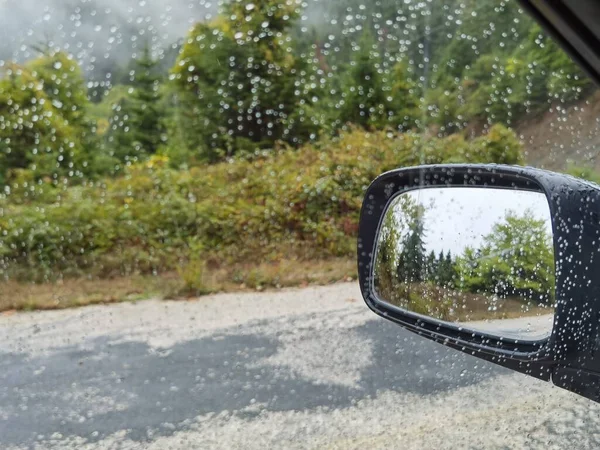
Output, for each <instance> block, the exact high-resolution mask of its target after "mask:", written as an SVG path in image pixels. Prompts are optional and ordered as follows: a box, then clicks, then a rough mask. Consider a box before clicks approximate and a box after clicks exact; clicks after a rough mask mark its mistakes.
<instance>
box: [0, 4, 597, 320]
mask: <svg viewBox="0 0 600 450" xmlns="http://www.w3.org/2000/svg"><path fill="white" fill-rule="evenodd" d="M347 3H348V2H331V3H330V4H328V8H330V11H329V12H328V13H329V14H331V15H333V16H337V17H340V18H343V20H340V21H339V22H336V24H335V25H334V26H332V27H329V28H328V29H327V30H323V29H320V28H318V27H315V28H311V29H303V26H302V25H301V20H300V17H301V14H302V9H301V6H300V5H299V4H296V3H295V2H289V1H283V0H259V1H255V2H253V3H247V2H228V3H226V4H225V5H224V9H223V12H222V14H220V15H218V16H217V17H216V18H214V19H213V20H212V21H210V22H206V23H199V24H197V25H196V26H195V27H193V29H192V30H190V32H189V34H188V35H187V36H186V38H185V39H184V40H183V41H182V42H180V43H177V44H176V45H175V46H174V48H175V47H176V48H177V50H178V56H177V57H176V58H174V62H173V64H172V66H171V67H165V64H164V60H160V59H157V57H156V55H157V54H159V53H160V52H159V53H157V51H156V49H153V48H152V46H151V42H149V41H147V42H145V43H142V44H140V46H139V48H138V52H137V53H135V54H133V55H132V59H131V61H130V62H129V63H128V65H127V66H124V67H115V68H114V71H113V73H112V76H111V77H109V78H110V81H103V82H102V83H98V82H92V81H88V78H93V77H94V76H96V77H97V76H99V74H84V73H83V72H82V70H81V68H80V67H79V65H78V63H77V62H76V61H75V59H74V58H73V57H72V56H70V55H68V54H67V53H65V52H63V51H60V50H59V49H53V48H50V47H47V48H43V49H41V51H40V54H39V56H38V57H36V58H34V59H32V60H30V61H26V62H21V63H16V62H8V61H7V62H5V63H4V64H2V65H0V187H1V190H0V310H3V309H23V308H37V307H41V308H53V307H64V306H72V305H82V304H88V303H95V302H110V301H119V300H127V299H129V300H135V299H139V298H145V297H149V296H157V297H169V298H173V297H181V296H194V295H201V294H206V293H209V292H217V291H222V290H232V289H246V288H247V289H250V288H251V289H263V288H268V287H281V286H294V285H302V284H305V283H313V282H317V283H326V282H332V281H338V280H343V279H348V278H352V277H354V276H355V267H354V261H353V260H354V254H355V237H356V232H357V221H358V212H359V208H360V204H361V202H362V195H363V192H364V191H365V189H366V187H367V186H368V184H369V183H370V181H371V180H372V179H373V178H374V177H375V176H377V175H378V174H380V173H381V172H383V171H386V170H389V169H392V168H396V167H400V166H409V165H415V164H423V163H443V162H482V163H488V162H490V163H491V162H495V163H506V164H524V163H525V162H526V161H527V155H526V152H525V151H524V149H523V146H522V143H521V142H520V141H519V138H518V136H517V134H516V133H515V132H514V131H513V129H514V128H515V127H516V126H517V125H518V124H519V121H520V120H522V119H523V118H525V117H526V116H527V117H530V116H531V115H535V114H537V113H538V112H540V111H544V110H547V109H548V107H549V106H551V105H553V104H561V105H568V104H574V103H576V102H577V101H580V100H582V99H585V98H588V97H589V95H590V94H591V92H592V88H591V85H590V83H589V82H588V81H586V79H585V78H584V77H583V76H582V74H581V72H580V71H579V69H577V68H576V66H575V65H574V64H573V63H572V62H571V61H570V60H568V59H567V57H566V56H565V57H561V55H562V53H561V51H559V50H558V49H557V48H556V47H555V46H554V44H553V43H552V42H551V41H549V40H548V39H547V38H546V37H544V36H543V34H542V33H541V30H540V29H539V28H538V27H537V26H535V25H534V24H533V23H532V22H531V21H530V20H529V19H528V18H527V17H526V16H524V15H522V14H521V13H519V9H518V4H517V3H516V2H515V1H508V2H505V3H503V6H502V7H501V8H500V10H497V8H495V7H492V3H491V2H490V4H489V5H487V6H486V5H483V6H481V4H479V2H471V1H467V2H460V3H461V4H460V5H459V2H454V1H452V2H450V3H449V4H448V5H447V6H448V8H442V9H439V10H434V11H430V13H431V14H429V18H428V19H427V20H428V22H427V23H426V22H424V20H425V19H424V18H425V17H426V16H427V15H424V14H421V13H422V11H416V12H415V10H414V8H418V7H417V6H407V7H406V10H402V11H398V8H397V7H396V6H397V2H394V1H391V0H390V1H387V0H386V1H384V2H379V3H380V4H378V6H375V4H374V5H373V6H371V5H368V6H366V7H361V8H359V7H358V5H357V6H356V8H355V9H353V8H354V6H353V5H352V6H348V5H347ZM250 5H251V6H250ZM363 6H364V5H363ZM358 11H359V12H358ZM381 11H383V13H382V12H381ZM449 11H455V13H456V14H459V16H460V17H463V18H468V20H458V19H457V20H452V21H449V20H448V15H449V14H450V12H449ZM455 13H452V14H455ZM399 17H403V18H404V20H401V21H399V22H398V23H402V26H399V25H398V24H396V21H397V20H396V19H397V18H399ZM344 18H345V19H344ZM515 18H518V20H515ZM386 21H387V22H389V23H393V24H395V25H394V26H391V25H390V26H387V27H386V28H385V32H384V31H383V29H382V26H381V23H384V22H385V23H387V22H386ZM390 21H391V22H390ZM357 23H360V26H357ZM490 24H494V26H490ZM397 25H398V26H397ZM403 30H412V31H411V35H414V36H415V38H414V39H413V40H411V41H405V40H404V37H403V36H404V34H403ZM423 30H432V31H430V32H427V33H423V32H422V31H423ZM449 36H450V37H451V38H449ZM400 41H401V42H400ZM425 44H426V46H425ZM424 46H425V47H424ZM392 48H393V49H394V50H393V51H392V50H391V49H392ZM424 48H427V49H429V51H430V54H428V55H424V54H423V49H424ZM474 48H475V49H474ZM425 57H426V59H427V61H428V62H429V63H428V65H427V67H425V66H424V65H423V64H420V63H418V61H421V60H423V58H425ZM106 79H107V78H106V77H105V78H104V80H106ZM573 171H574V172H575V173H577V174H579V175H583V176H586V177H587V178H591V179H597V178H599V177H598V176H597V175H596V174H595V173H593V172H591V171H586V170H585V169H583V168H581V167H579V166H573ZM312 268H314V269H312ZM78 287H80V288H78Z"/></svg>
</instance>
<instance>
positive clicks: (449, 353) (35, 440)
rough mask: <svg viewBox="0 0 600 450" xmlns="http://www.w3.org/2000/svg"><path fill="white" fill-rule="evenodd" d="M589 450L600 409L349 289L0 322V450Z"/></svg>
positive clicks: (147, 304)
mask: <svg viewBox="0 0 600 450" xmlns="http://www.w3.org/2000/svg"><path fill="white" fill-rule="evenodd" d="M566 447H569V448H571V449H588V448H589V449H595V448H600V406H599V405H598V404H595V403H593V402H591V401H589V400H586V399H584V398H581V397H578V396H576V395H574V394H572V393H569V392H566V391H563V390H561V389H559V388H556V387H553V386H552V385H551V384H549V383H544V382H541V381H538V380H535V379H533V378H530V377H526V376H523V375H519V374H515V373H512V372H510V371H508V370H506V369H503V368H500V367H498V366H495V365H492V364H489V363H485V362H483V361H481V360H478V359H476V358H474V357H471V356H468V355H465V354H462V353H460V352H457V351H454V350H451V349H448V348H446V347H443V346H441V345H438V344H434V343H431V342H429V341H426V340H424V339H422V338H419V337H418V336H415V335H413V334H411V333H408V332H405V331H403V330H402V329H400V328H399V327H397V326H395V325H393V324H391V323H388V322H386V321H385V320H383V319H380V318H377V317H376V316H375V315H374V314H372V313H371V312H370V311H368V310H367V308H366V306H365V305H364V303H363V302H362V300H361V297H360V294H359V291H358V288H357V286H356V285H355V284H353V283H345V284H338V285H333V286H327V287H313V288H306V289H294V290H287V291H280V292H272V293H249V294H227V295H225V294H224V295H215V296H209V297H203V298H201V299H198V300H195V301H181V302H161V301H153V300H149V301H144V302H139V303H137V304H118V305H109V306H93V307H87V308H81V309H75V310H66V311H51V312H35V313H21V314H12V315H3V316H0V448H2V449H10V450H12V449H38V448H39V449H59V448H60V449H62V448H65V449H75V448H77V449H108V448H110V449H112V448H115V449H145V448H151V449H167V448H168V449H187V448H198V449H212V448H215V449H221V448H223V449H235V448H239V449H255V448H256V449H259V448H260V449H265V448H282V449H293V448H311V449H312V448H327V449H329V448H332V449H333V448H336V449H337V448H339V449H359V448H361V449H362V448H370V449H371V448H398V449H412V448H414V449H417V448H418V449H423V448H436V449H455V448H456V449H464V448H472V449H488V448H490V449H506V448H540V449H542V448H543V449H547V448H557V449H558V448H566Z"/></svg>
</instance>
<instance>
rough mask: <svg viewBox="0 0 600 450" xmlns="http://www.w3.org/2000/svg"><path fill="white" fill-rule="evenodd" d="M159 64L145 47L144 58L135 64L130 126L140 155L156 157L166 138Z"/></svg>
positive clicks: (142, 56)
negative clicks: (161, 104) (161, 103)
mask: <svg viewBox="0 0 600 450" xmlns="http://www.w3.org/2000/svg"><path fill="white" fill-rule="evenodd" d="M157 64H158V63H157V61H156V60H154V59H153V58H152V54H151V50H150V46H149V45H148V44H146V45H145V46H144V50H143V51H142V54H141V56H140V57H139V58H138V59H136V60H135V64H134V67H135V75H134V77H133V87H134V90H133V94H132V99H131V100H132V102H131V109H130V113H131V114H130V117H129V126H130V129H131V132H132V138H133V141H134V142H135V145H136V146H138V147H139V150H140V153H143V154H148V155H151V154H154V153H156V150H157V149H158V147H159V146H160V145H161V143H162V140H163V136H164V125H163V120H164V117H163V113H162V111H161V108H160V101H161V95H160V81H161V79H160V76H159V75H158V68H157Z"/></svg>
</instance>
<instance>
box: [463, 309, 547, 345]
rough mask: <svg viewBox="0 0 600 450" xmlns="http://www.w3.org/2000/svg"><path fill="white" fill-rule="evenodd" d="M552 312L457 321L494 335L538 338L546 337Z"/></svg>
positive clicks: (466, 326)
mask: <svg viewBox="0 0 600 450" xmlns="http://www.w3.org/2000/svg"><path fill="white" fill-rule="evenodd" d="M553 321H554V314H545V315H543V316H533V317H532V316H530V317H520V318H517V319H496V320H480V321H475V322H462V323H461V322H457V323H456V325H459V326H464V327H465V328H469V329H474V330H479V331H486V332H488V333H490V334H494V335H496V336H503V337H507V338H513V339H526V340H532V341H535V340H539V339H544V338H546V337H548V335H549V330H551V329H552V324H553Z"/></svg>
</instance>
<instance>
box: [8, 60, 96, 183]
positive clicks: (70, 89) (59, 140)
mask: <svg viewBox="0 0 600 450" xmlns="http://www.w3.org/2000/svg"><path fill="white" fill-rule="evenodd" d="M87 104H88V101H87V97H86V89H85V84H84V80H83V77H82V75H81V71H80V69H79V66H78V65H77V63H75V62H74V61H72V60H71V59H70V58H68V57H67V56H66V55H64V54H63V53H54V54H48V55H42V56H40V57H39V58H37V59H34V60H32V61H30V62H28V63H27V64H25V65H24V66H20V65H17V64H9V65H8V66H7V67H6V68H5V70H4V73H3V75H2V76H1V77H0V181H3V182H6V181H8V180H10V177H11V171H13V170H14V169H28V170H31V171H32V172H33V173H34V174H35V176H36V177H38V178H41V177H49V178H50V179H54V180H58V178H59V177H76V176H78V177H81V176H82V175H83V173H84V172H89V167H90V165H91V164H90V163H91V159H92V155H90V150H91V146H92V141H91V140H92V137H93V133H92V126H91V124H90V123H89V122H88V119H87V117H86V107H87Z"/></svg>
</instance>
